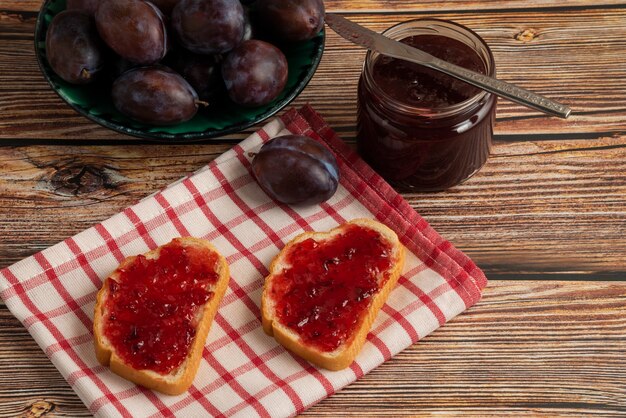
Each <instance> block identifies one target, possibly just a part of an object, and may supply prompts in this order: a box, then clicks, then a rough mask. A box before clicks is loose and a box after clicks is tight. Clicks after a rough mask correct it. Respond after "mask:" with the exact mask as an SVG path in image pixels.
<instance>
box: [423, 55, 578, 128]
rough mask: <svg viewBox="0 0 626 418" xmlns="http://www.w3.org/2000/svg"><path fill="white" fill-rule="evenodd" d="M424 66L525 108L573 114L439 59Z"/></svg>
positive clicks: (509, 85)
mask: <svg viewBox="0 0 626 418" xmlns="http://www.w3.org/2000/svg"><path fill="white" fill-rule="evenodd" d="M419 63H420V64H422V65H425V66H427V67H430V68H432V69H434V70H438V71H441V72H443V73H445V74H448V75H449V76H452V77H454V78H458V79H459V80H462V81H465V82H466V83H469V84H471V85H474V86H476V87H478V88H481V89H483V90H486V91H488V92H490V93H493V94H495V95H497V96H501V97H504V98H506V99H509V100H511V101H513V102H516V103H519V104H522V105H524V106H528V107H532V108H533V109H537V110H539V111H541V112H545V113H549V114H551V115H555V116H558V117H561V118H563V119H567V117H568V116H569V115H570V114H571V112H572V109H570V108H569V107H567V106H564V105H562V104H560V103H557V102H555V101H552V100H550V99H547V98H546V97H543V96H540V95H538V94H535V93H533V92H530V91H528V90H526V89H523V88H521V87H517V86H514V85H513V84H509V83H507V82H505V81H502V80H497V79H495V78H491V77H489V76H486V75H483V74H479V73H476V72H474V71H470V70H467V69H465V68H463V67H459V66H458V65H454V64H450V63H448V62H446V61H443V60H441V59H439V58H435V57H431V59H430V60H428V61H421V62H419Z"/></svg>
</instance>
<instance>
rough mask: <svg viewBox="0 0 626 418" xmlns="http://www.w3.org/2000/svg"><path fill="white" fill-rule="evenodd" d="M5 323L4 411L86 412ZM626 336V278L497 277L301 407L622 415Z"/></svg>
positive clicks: (350, 412)
mask: <svg viewBox="0 0 626 418" xmlns="http://www.w3.org/2000/svg"><path fill="white" fill-rule="evenodd" d="M0 324H1V325H2V329H3V330H4V332H3V333H2V334H0V416H2V417H13V416H17V415H19V414H21V413H23V412H25V411H29V410H30V409H31V406H32V405H33V404H36V403H38V404H37V405H39V407H41V406H42V405H49V407H50V408H52V411H51V412H52V413H51V414H50V415H53V416H83V415H88V412H87V410H86V409H85V407H84V406H82V405H81V404H80V403H78V402H76V396H75V395H74V394H73V392H72V391H71V389H70V388H69V386H68V385H67V383H65V382H64V381H63V379H62V377H61V376H60V374H59V373H58V371H57V370H56V369H55V368H54V366H52V364H51V363H50V362H49V361H48V360H47V358H46V357H45V355H44V354H43V353H42V352H41V350H39V348H38V347H37V346H36V345H35V343H34V341H33V340H32V339H31V338H30V337H29V335H28V334H27V332H26V331H25V330H24V329H23V328H22V327H21V326H20V324H19V323H18V322H17V320H15V319H14V318H13V317H12V316H11V315H10V314H9V313H7V310H6V308H1V309H0ZM625 335H626V283H619V284H618V283H603V282H596V283H569V282H527V281H496V282H492V283H491V285H490V287H489V288H487V290H486V292H485V296H484V298H483V300H482V301H481V302H479V304H478V305H477V306H475V307H474V308H473V309H471V310H470V311H468V312H467V313H465V314H463V315H461V316H459V317H457V318H456V319H454V320H453V321H452V322H450V323H448V324H447V325H446V326H445V327H443V328H441V329H439V330H437V331H436V332H435V333H434V334H433V335H431V336H429V337H427V338H425V339H424V340H422V341H421V342H419V343H418V344H416V345H414V346H412V347H410V348H409V349H407V350H405V351H404V352H403V353H401V354H399V355H398V356H397V357H395V358H394V359H392V360H391V361H389V362H387V363H385V364H384V365H382V366H381V367H379V368H378V369H376V370H374V371H373V372H372V373H370V374H368V375H367V376H365V377H363V378H362V379H361V380H360V381H358V382H356V383H354V384H353V385H351V386H349V387H348V388H346V389H344V390H343V391H341V392H339V393H337V394H335V395H334V396H332V397H331V398H329V399H326V400H324V401H322V402H321V403H320V404H318V405H317V406H314V407H313V408H311V409H310V410H308V411H307V412H305V413H304V414H303V416H311V417H315V416H318V417H322V416H328V417H335V416H338V415H339V414H341V415H343V416H408V415H415V414H418V415H420V416H424V415H429V414H448V415H452V416H476V417H482V416H485V415H487V414H492V415H495V416H504V415H509V414H516V415H529V416H546V415H550V416H557V415H558V416H572V417H578V416H581V415H583V414H589V415H605V416H616V415H623V414H626V385H624V382H626V357H624V356H623V355H622V354H623V352H624V351H625V350H626V337H625ZM16 370H18V371H19V374H18V373H16ZM16 375H17V376H19V378H16V377H15V376H16ZM16 386H19V388H20V390H17V391H16V390H15V387H16Z"/></svg>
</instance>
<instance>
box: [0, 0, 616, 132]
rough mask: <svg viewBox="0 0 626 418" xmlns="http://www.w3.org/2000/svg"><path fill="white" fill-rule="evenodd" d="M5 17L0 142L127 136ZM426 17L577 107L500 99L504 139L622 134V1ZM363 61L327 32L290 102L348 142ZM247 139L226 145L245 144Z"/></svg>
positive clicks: (19, 24)
mask: <svg viewBox="0 0 626 418" xmlns="http://www.w3.org/2000/svg"><path fill="white" fill-rule="evenodd" d="M2 16H3V17H2V20H0V25H2V26H1V28H2V29H1V30H0V92H1V95H0V143H2V141H3V140H7V139H9V140H15V139H16V138H19V139H22V140H24V141H23V142H27V141H28V140H29V139H37V140H42V139H48V140H50V139H55V140H59V139H81V140H91V139H93V140H103V139H117V140H124V139H130V138H129V137H126V136H123V135H121V134H117V133H115V132H112V131H110V130H107V129H105V128H102V127H99V126H98V125H96V124H94V123H91V122H90V121H88V120H87V119H85V118H83V117H82V116H80V115H78V114H77V113H76V112H74V111H73V110H72V109H71V108H70V107H69V106H67V105H65V104H64V103H63V102H62V101H61V99H60V98H59V97H57V96H56V94H55V93H54V92H53V91H52V90H51V89H50V88H49V86H48V85H47V83H46V82H45V80H44V79H43V76H42V75H41V74H40V72H39V68H38V66H37V63H36V61H35V57H34V49H33V45H32V32H33V30H34V20H35V15H33V14H32V13H31V14H29V13H26V14H24V15H20V14H10V13H5V14H4V15H2ZM423 16H424V15H423V14H421V13H403V14H397V13H395V12H393V13H388V14H372V13H368V14H364V13H358V14H355V15H353V16H352V18H353V19H354V20H355V21H356V22H358V23H361V24H364V25H366V26H368V27H370V28H372V29H375V30H378V31H381V30H383V29H385V28H387V27H389V26H391V25H393V24H396V23H398V22H400V21H404V20H407V19H412V18H417V17H423ZM428 17H437V18H445V19H453V20H455V21H457V22H459V23H462V24H465V25H467V26H469V27H470V28H473V29H475V30H476V31H477V32H478V33H479V34H480V35H482V36H483V37H484V39H485V40H486V41H487V43H488V44H489V45H490V46H491V48H492V50H493V52H494V55H495V57H496V63H497V68H498V74H499V77H500V78H502V79H503V80H506V81H510V82H513V83H517V84H519V85H520V86H522V87H525V88H528V89H530V90H533V91H536V92H537V93H540V94H545V95H547V96H549V97H550V98H553V99H556V100H560V101H562V102H564V103H565V104H567V105H570V106H571V107H572V108H573V109H574V115H573V116H572V117H571V118H570V119H569V120H567V121H563V120H559V119H556V118H550V117H547V116H543V115H541V114H539V113H537V112H535V111H532V110H529V109H526V108H523V107H521V106H520V105H517V104H513V103H510V102H506V101H504V100H500V102H499V108H498V123H497V124H496V132H497V133H498V134H501V135H520V134H524V135H528V134H538V133H552V134H555V135H556V134H564V133H576V134H582V133H590V132H593V133H596V134H597V133H607V132H615V131H625V130H626V54H624V53H623V51H624V50H626V4H625V5H624V7H619V8H592V9H588V10H584V11H580V10H569V9H564V10H560V9H557V10H554V11H552V10H547V11H541V12H536V11H525V10H516V11H513V12H507V11H505V10H503V11H499V12H497V13H460V12H437V13H433V14H428ZM363 58H364V51H363V50H362V49H360V48H358V47H356V46H353V45H350V44H348V43H347V42H346V41H344V40H343V39H340V38H339V37H338V36H337V35H336V34H334V33H333V32H332V31H329V34H328V39H327V47H326V51H325V54H324V57H323V60H322V63H321V65H320V68H319V70H318V72H317V73H316V75H315V77H314V78H313V80H312V82H311V83H310V85H309V87H308V88H307V89H306V90H305V91H304V93H303V94H302V95H300V97H299V98H298V99H297V100H296V101H295V102H294V105H301V104H303V103H306V102H310V103H314V104H315V107H316V109H317V110H318V111H319V112H320V113H322V114H323V115H324V116H325V117H326V118H327V120H328V121H329V123H331V124H332V126H333V127H335V128H336V129H337V130H338V131H339V132H341V133H342V135H343V136H344V137H345V138H347V139H350V138H353V137H354V125H355V121H356V82H357V80H358V77H359V74H360V71H361V66H362V62H363ZM16 68H19V71H16V70H15V69H16ZM51 109H54V111H51ZM249 132H250V130H248V131H247V132H244V133H242V134H240V135H234V136H231V137H230V138H231V139H232V138H243V137H244V136H245V135H247V134H248V133H249Z"/></svg>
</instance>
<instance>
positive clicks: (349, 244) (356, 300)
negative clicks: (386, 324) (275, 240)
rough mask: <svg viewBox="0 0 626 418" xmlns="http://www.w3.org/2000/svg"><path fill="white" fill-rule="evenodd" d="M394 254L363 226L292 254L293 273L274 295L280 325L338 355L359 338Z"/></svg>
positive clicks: (282, 278) (278, 281)
mask: <svg viewBox="0 0 626 418" xmlns="http://www.w3.org/2000/svg"><path fill="white" fill-rule="evenodd" d="M391 251H392V248H391V245H390V244H389V242H387V241H386V240H384V239H383V238H382V237H381V236H380V234H379V233H378V232H376V231H373V230H371V229H367V228H364V227H361V226H358V225H349V226H348V227H347V229H346V230H345V232H343V233H342V234H340V235H337V236H335V237H333V238H332V239H330V240H324V241H316V240H315V239H313V238H309V239H307V240H305V241H302V242H300V243H298V244H297V245H295V246H294V247H293V248H292V249H291V251H290V252H289V253H288V254H287V258H286V264H289V265H290V267H289V268H287V269H285V270H283V271H282V273H281V274H280V275H279V276H277V277H276V278H275V279H274V281H273V286H272V288H271V290H270V292H271V295H272V298H273V299H274V300H276V301H278V302H277V303H276V316H277V318H278V320H279V322H280V323H282V324H283V325H285V326H287V327H289V328H290V329H292V330H293V331H295V332H296V333H297V334H298V335H299V336H300V338H301V339H302V341H303V342H304V343H305V344H308V345H312V346H314V347H316V348H318V349H320V350H321V351H324V352H331V351H334V350H335V349H337V348H338V347H339V346H341V345H342V344H343V343H344V342H347V341H348V339H349V338H350V337H351V336H352V335H353V332H354V330H355V329H356V328H357V326H358V325H359V324H360V322H361V320H362V318H363V317H364V315H365V314H366V313H367V310H368V308H369V306H370V302H371V298H372V297H373V296H374V295H375V294H376V293H377V292H378V290H379V289H380V287H381V286H383V285H384V284H385V282H386V281H387V279H388V269H389V268H390V266H391V260H390V256H391ZM381 275H382V276H381Z"/></svg>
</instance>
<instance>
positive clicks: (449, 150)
mask: <svg viewBox="0 0 626 418" xmlns="http://www.w3.org/2000/svg"><path fill="white" fill-rule="evenodd" d="M385 35H386V36H388V37H390V38H392V39H395V40H398V41H401V40H404V42H408V43H411V42H417V43H418V45H415V46H418V47H420V49H423V50H426V52H429V53H431V54H432V55H435V56H438V57H439V58H442V59H445V60H447V61H453V63H455V64H457V65H461V66H464V67H466V68H469V67H470V66H471V65H472V61H474V62H475V64H476V65H477V66H478V67H480V68H477V70H478V71H480V72H482V73H483V74H488V75H490V76H491V77H495V74H496V67H495V62H494V58H493V55H492V53H491V50H490V49H489V47H488V46H487V44H486V43H485V42H484V41H483V40H482V38H480V37H479V36H478V35H477V34H476V33H474V32H473V31H471V30H470V29H468V28H466V27H464V26H461V25H459V24H457V23H453V22H449V21H445V20H438V19H418V20H412V21H409V22H405V23H401V24H399V25H396V26H393V27H391V28H390V29H388V30H387V31H386V32H385ZM442 37H443V38H442ZM407 38H410V40H409V41H407ZM379 60H386V61H379ZM454 61H456V62H454ZM379 62H380V64H379ZM394 66H396V67H402V68H394ZM403 66H413V67H406V68H405V67H403ZM415 66H417V64H413V63H407V62H406V61H400V60H394V59H392V58H388V57H382V56H381V54H378V53H376V52H373V51H370V52H368V54H367V57H366V60H365V65H364V68H363V73H362V74H361V78H360V81H359V94H358V123H357V147H358V150H359V153H360V154H361V156H362V157H363V158H364V159H365V160H366V161H367V162H368V163H369V164H370V165H371V166H372V167H373V168H374V169H375V170H376V171H377V172H378V173H379V174H381V175H382V176H383V177H384V178H385V179H386V180H387V181H389V182H390V183H391V184H392V185H393V186H394V187H396V188H399V189H403V190H406V191H424V192H426V191H441V190H445V189H448V188H450V187H452V186H455V185H457V184H459V183H461V182H463V181H465V180H467V179H468V178H469V177H471V176H472V175H473V174H474V173H476V172H477V171H478V170H479V169H480V168H481V167H482V166H483V165H484V164H485V162H486V161H487V157H488V156H489V152H490V148H491V143H492V137H493V125H494V122H495V112H496V97H495V96H494V95H493V94H491V93H488V92H486V91H483V90H479V89H477V88H475V87H473V86H470V85H468V84H466V83H463V82H461V81H459V80H454V79H452V78H451V77H448V76H446V75H443V74H440V73H436V74H434V73H435V72H434V70H429V69H426V68H425V67H422V66H417V67H415ZM407 68H409V69H407ZM422 73H424V74H422ZM407 74H409V75H407ZM415 74H417V76H416V77H415V80H414V79H413V78H411V77H413V76H414V75H415ZM385 77H387V78H385ZM403 77H407V79H406V80H402V78H403ZM421 80H423V81H424V83H422V81H421ZM399 82H401V83H404V84H397V83H399ZM394 83H396V84H394ZM420 83H421V84H420ZM414 85H415V86H416V87H414ZM414 88H416V89H418V90H415V91H413V90H412V89H414ZM419 89H421V90H419ZM457 93H458V94H457ZM455 100H457V102H455Z"/></svg>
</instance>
